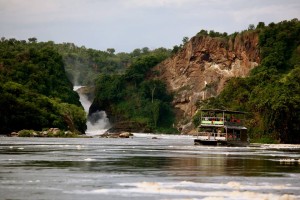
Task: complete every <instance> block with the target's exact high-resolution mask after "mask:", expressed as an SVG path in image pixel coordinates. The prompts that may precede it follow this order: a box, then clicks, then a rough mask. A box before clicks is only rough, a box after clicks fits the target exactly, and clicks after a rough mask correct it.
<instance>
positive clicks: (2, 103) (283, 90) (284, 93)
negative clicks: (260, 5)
mask: <svg viewBox="0 0 300 200" xmlns="http://www.w3.org/2000/svg"><path fill="white" fill-rule="evenodd" d="M246 31H256V32H258V34H259V44H258V47H257V48H258V49H257V50H258V51H260V57H261V63H260V64H259V66H258V67H256V68H254V69H253V70H252V71H251V74H250V75H249V77H245V78H242V77H236V78H232V79H231V80H229V81H228V83H227V84H226V87H225V88H224V90H223V91H222V92H221V93H220V95H218V96H216V97H212V98H210V99H205V100H199V101H198V102H196V103H195V106H196V107H197V109H198V110H200V108H222V109H228V110H240V111H244V112H247V113H249V115H248V116H247V119H246V120H247V123H246V126H247V127H248V128H249V129H248V130H249V135H250V138H251V140H252V141H253V142H261V143H275V144H276V143H300V135H299V132H300V126H299V123H300V107H299V105H300V96H299V94H300V85H299V79H300V22H299V21H298V19H293V20H290V21H282V22H280V23H277V24H275V23H270V24H269V25H268V26H265V24H264V23H262V22H260V23H259V24H258V25H257V27H256V28H255V26H254V25H253V26H251V27H249V29H248V30H245V31H244V32H246ZM237 34H240V33H234V34H232V35H227V33H226V34H225V33H224V34H220V33H217V32H212V31H211V32H209V33H208V32H207V31H203V30H202V31H200V32H199V33H198V34H197V36H195V37H200V36H203V35H204V36H207V37H217V38H220V39H228V38H230V37H233V38H235V37H236V36H237ZM241 34H242V33H241ZM188 42H189V39H188V38H184V40H183V44H182V45H180V46H175V47H174V49H173V50H171V49H165V48H158V49H154V50H150V49H149V48H147V47H145V48H142V49H135V50H134V51H133V52H132V53H124V52H123V53H115V50H114V49H113V48H109V49H107V51H98V50H93V49H87V48H85V47H84V46H82V47H77V46H75V45H74V44H73V43H63V44H55V43H54V42H53V41H49V42H38V41H37V39H36V38H29V39H28V41H25V40H16V39H14V38H11V39H6V38H4V37H2V38H1V40H0V113H1V115H0V133H1V134H6V135H9V134H10V135H11V136H18V137H84V135H83V134H84V133H85V131H86V129H87V126H86V121H87V116H86V113H85V111H84V109H83V107H82V105H81V104H80V101H79V96H78V94H77V93H76V92H75V91H73V85H78V84H79V85H88V86H93V87H94V89H95V91H94V94H91V96H89V98H91V99H94V101H93V103H92V106H91V107H90V109H89V112H90V113H89V114H92V113H93V112H96V111H97V110H105V111H106V112H107V114H108V116H109V119H110V120H111V122H112V123H113V124H114V125H116V124H119V125H120V127H123V125H124V127H125V125H126V126H127V128H128V126H132V127H130V128H131V129H130V131H131V132H141V131H142V130H143V131H144V132H155V133H156V132H157V133H170V134H172V133H179V132H180V130H177V128H176V120H177V119H176V113H175V112H174V111H175V109H176V108H175V107H174V105H173V95H174V94H173V93H172V92H170V91H169V90H168V88H167V86H166V84H165V83H164V82H163V81H160V80H156V79H153V77H154V75H158V74H159V73H160V72H159V71H153V70H152V69H153V67H154V66H156V65H157V64H158V63H161V62H162V61H164V60H165V59H166V58H169V57H172V56H173V55H174V54H176V53H177V52H180V51H181V50H182V49H183V48H184V45H185V44H187V43H188ZM151 77H152V79H151ZM78 81H79V82H78ZM192 121H193V123H194V126H195V127H197V123H199V113H198V114H196V115H195V116H194V119H192ZM127 122H130V123H127ZM187 122H188V120H187ZM190 122H191V121H190ZM45 127H48V128H46V129H45ZM49 127H56V128H49ZM34 130H40V131H34ZM65 130H66V131H65ZM126 130H127V129H125V128H124V129H122V131H126ZM176 131H177V132H176ZM11 133H13V134H11ZM129 137H130V136H129Z"/></svg>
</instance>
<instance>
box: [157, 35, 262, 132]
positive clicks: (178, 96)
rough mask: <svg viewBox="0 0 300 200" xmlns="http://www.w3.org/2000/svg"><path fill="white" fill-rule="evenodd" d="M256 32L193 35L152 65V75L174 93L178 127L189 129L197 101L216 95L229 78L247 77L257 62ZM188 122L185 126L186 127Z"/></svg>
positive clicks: (258, 56) (184, 130)
mask: <svg viewBox="0 0 300 200" xmlns="http://www.w3.org/2000/svg"><path fill="white" fill-rule="evenodd" d="M258 35H259V33H258V31H254V30H253V31H246V32H244V33H240V34H237V35H232V36H228V37H211V36H208V35H199V36H195V37H193V38H192V39H191V40H190V41H189V42H187V43H186V44H185V46H184V47H183V48H182V49H181V50H180V51H179V52H178V53H177V54H176V55H174V56H173V57H171V58H168V59H166V60H165V61H163V62H162V63H160V64H159V65H157V66H155V67H154V68H153V71H157V72H159V73H156V74H155V76H153V77H152V78H154V79H159V80H162V81H164V82H165V83H166V84H167V88H168V90H169V91H170V92H172V93H174V100H173V105H174V107H175V110H176V119H177V128H178V129H180V130H181V131H182V132H183V133H187V132H189V131H191V128H192V126H191V120H192V117H193V116H194V115H195V113H196V111H197V109H198V108H197V107H196V103H197V102H198V101H199V100H204V99H207V98H210V97H214V96H217V95H218V94H219V93H220V92H221V91H222V90H223V88H224V86H225V84H226V82H227V81H228V80H229V79H230V78H232V77H246V76H248V74H249V72H250V70H251V69H253V68H255V67H257V66H258V64H259V62H260V55H259V47H258ZM187 125H188V126H187Z"/></svg>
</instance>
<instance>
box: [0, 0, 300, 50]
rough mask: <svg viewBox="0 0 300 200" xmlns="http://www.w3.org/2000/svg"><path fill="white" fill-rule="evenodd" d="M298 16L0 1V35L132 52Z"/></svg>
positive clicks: (275, 5) (221, 7)
mask: <svg viewBox="0 0 300 200" xmlns="http://www.w3.org/2000/svg"><path fill="white" fill-rule="evenodd" d="M293 18H298V19H299V20H300V1H299V0H0V37H5V38H16V39H19V40H27V39H28V38H30V37H36V38H37V39H38V41H54V42H55V43H62V42H71V43H74V44H76V45H77V46H85V47H86V48H93V49H97V50H102V51H105V50H106V49H107V48H114V49H115V50H116V52H132V51H133V50H134V49H136V48H143V47H148V48H150V49H155V48H159V47H165V48H170V49H172V48H173V46H175V45H179V44H181V43H182V39H183V37H189V38H191V37H193V36H194V35H196V34H197V33H198V32H199V31H200V30H201V29H205V30H208V31H209V30H214V31H218V32H227V33H228V34H231V33H233V32H239V31H242V30H245V29H247V28H248V26H249V24H254V25H257V24H258V22H265V24H266V25H268V24H269V23H271V22H275V23H277V22H280V21H283V20H291V19H293Z"/></svg>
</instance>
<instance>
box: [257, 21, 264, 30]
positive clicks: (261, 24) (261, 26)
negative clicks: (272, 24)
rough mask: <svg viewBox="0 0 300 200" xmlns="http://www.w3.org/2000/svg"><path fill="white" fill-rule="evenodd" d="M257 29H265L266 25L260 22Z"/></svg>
mask: <svg viewBox="0 0 300 200" xmlns="http://www.w3.org/2000/svg"><path fill="white" fill-rule="evenodd" d="M256 28H257V29H262V28H265V23H264V22H258V24H257V26H256Z"/></svg>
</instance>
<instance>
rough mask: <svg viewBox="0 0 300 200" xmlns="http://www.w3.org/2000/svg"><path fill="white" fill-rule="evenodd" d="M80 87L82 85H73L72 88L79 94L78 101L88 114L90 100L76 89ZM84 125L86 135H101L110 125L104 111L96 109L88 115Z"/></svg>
mask: <svg viewBox="0 0 300 200" xmlns="http://www.w3.org/2000/svg"><path fill="white" fill-rule="evenodd" d="M82 87H84V86H74V88H73V90H74V91H76V92H77V93H78V94H79V97H80V99H79V101H80V103H81V105H82V106H83V108H84V110H85V112H86V113H87V115H88V113H89V108H90V106H91V104H92V102H91V101H89V100H88V98H87V96H86V95H84V94H82V93H81V92H79V91H78V90H79V89H80V88H82ZM86 125H87V130H86V135H88V136H96V135H101V134H103V133H104V132H105V131H107V129H109V128H110V127H111V125H110V123H109V119H108V118H107V115H106V113H105V111H97V112H95V113H93V114H92V115H90V116H88V120H87V123H86Z"/></svg>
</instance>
